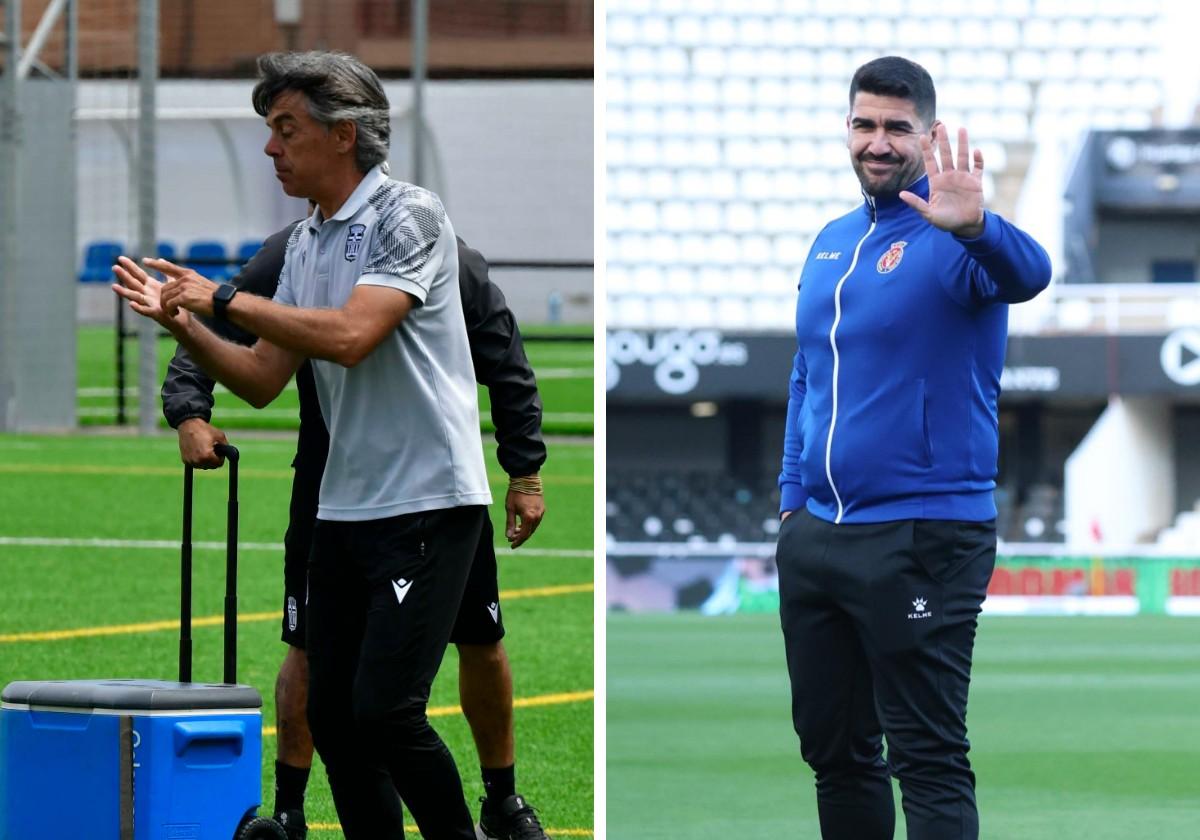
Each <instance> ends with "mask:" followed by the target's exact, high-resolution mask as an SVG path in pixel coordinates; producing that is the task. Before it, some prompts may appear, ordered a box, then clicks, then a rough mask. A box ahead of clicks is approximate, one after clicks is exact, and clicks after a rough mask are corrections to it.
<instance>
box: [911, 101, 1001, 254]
mask: <svg viewBox="0 0 1200 840" xmlns="http://www.w3.org/2000/svg"><path fill="white" fill-rule="evenodd" d="M934 140H935V141H936V143H937V151H938V154H937V155H936V156H935V155H934V151H933V143H931V142H930V140H929V138H928V137H925V136H922V137H921V152H922V154H923V155H924V156H925V171H926V172H927V173H929V201H925V200H924V199H922V198H921V197H920V196H918V195H915V194H914V193H911V192H908V191H907V190H905V191H903V192H901V193H900V200H901V201H903V202H904V203H905V204H907V205H908V206H909V207H911V208H913V209H914V210H916V211H917V212H918V213H920V214H921V215H922V216H923V217H924V218H925V221H927V222H929V224H931V225H933V226H934V227H936V228H940V229H941V230H946V231H949V232H950V233H953V234H955V235H957V236H961V237H964V238H966V239H973V238H975V237H977V236H979V235H980V234H982V233H983V152H981V151H980V150H979V149H976V150H975V153H974V159H975V166H974V168H971V166H970V165H969V163H968V149H969V148H970V147H969V145H968V143H967V130H966V129H965V128H960V129H959V130H958V158H957V163H956V161H955V158H954V157H953V156H952V155H951V154H950V139H949V137H948V136H947V135H946V126H944V125H942V124H940V123H939V124H938V126H937V128H936V130H935V132H934ZM939 158H940V165H939Z"/></svg>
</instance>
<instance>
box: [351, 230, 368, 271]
mask: <svg viewBox="0 0 1200 840" xmlns="http://www.w3.org/2000/svg"><path fill="white" fill-rule="evenodd" d="M366 234H367V226H366V225H350V232H349V233H347V234H346V259H347V260H348V261H349V262H354V261H355V260H356V259H358V249H359V248H361V247H362V241H363V237H364V236H366Z"/></svg>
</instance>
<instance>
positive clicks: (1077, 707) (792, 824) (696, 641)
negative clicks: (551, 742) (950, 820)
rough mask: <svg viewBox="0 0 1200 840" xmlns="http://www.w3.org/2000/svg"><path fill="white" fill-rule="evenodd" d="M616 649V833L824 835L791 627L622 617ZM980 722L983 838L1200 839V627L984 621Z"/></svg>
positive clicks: (612, 809) (612, 798)
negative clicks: (791, 661) (794, 713)
mask: <svg viewBox="0 0 1200 840" xmlns="http://www.w3.org/2000/svg"><path fill="white" fill-rule="evenodd" d="M606 644H607V669H608V671H607V687H608V688H607V692H608V693H607V716H608V721H607V732H608V738H607V765H608V767H607V780H608V783H607V809H606V812H607V828H608V836H610V837H613V838H631V837H637V838H640V840H653V839H654V838H679V837H703V838H730V840H735V838H736V840H758V838H781V837H789V838H797V840H801V839H802V838H814V840H815V838H819V837H820V832H819V831H818V828H817V816H816V801H815V796H814V791H813V784H812V774H811V771H810V770H809V769H808V768H807V766H805V765H804V763H803V761H802V760H801V758H800V753H799V745H798V742H797V739H796V737H795V735H794V733H793V731H792V728H791V719H790V716H789V699H788V684H787V677H786V671H785V665H784V660H783V641H782V637H781V635H780V631H779V624H778V619H777V618H776V617H773V616H761V615H759V616H731V617H723V618H705V617H701V616H699V615H696V614H688V615H682V614H681V615H672V616H662V615H656V616H635V615H627V614H614V615H610V616H609V618H608V628H607V640H606ZM968 727H969V729H970V738H971V745H972V748H971V760H972V764H973V765H974V768H975V771H976V773H977V784H978V798H979V807H980V819H981V835H980V836H981V837H983V838H1000V840H1009V839H1010V838H1021V840H1042V838H1045V839H1046V840H1076V838H1079V840H1082V838H1087V840H1128V838H1135V837H1136V838H1162V839H1163V840H1183V838H1194V837H1200V829H1197V826H1200V769H1198V768H1200V622H1197V621H1195V620H1192V619H1184V618H1169V617H1159V616H1144V617H1138V618H1036V619H1032V618H1030V619H1024V618H987V619H983V620H982V621H981V626H980V632H979V636H978V642H977V646H976V655H975V667H974V679H973V680H972V684H971V700H970V710H969V712H968ZM896 811H897V831H896V836H897V837H900V838H903V837H904V836H905V832H904V825H903V822H904V821H903V815H902V812H901V810H900V805H899V798H898V797H897V808H896Z"/></svg>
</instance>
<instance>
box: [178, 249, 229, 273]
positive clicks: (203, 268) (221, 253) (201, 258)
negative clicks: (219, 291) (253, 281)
mask: <svg viewBox="0 0 1200 840" xmlns="http://www.w3.org/2000/svg"><path fill="white" fill-rule="evenodd" d="M228 261H229V255H228V254H226V253H225V246H224V245H223V244H222V243H220V242H217V241H216V240H215V239H198V240H196V241H195V242H193V243H192V244H191V245H189V246H188V249H187V256H185V257H184V263H183V264H184V265H185V266H187V267H188V268H190V269H192V270H193V271H195V272H196V273H197V274H203V275H204V276H205V277H207V278H208V279H210V280H216V281H218V282H220V281H223V280H226V279H227V278H229V276H230V266H229V264H228Z"/></svg>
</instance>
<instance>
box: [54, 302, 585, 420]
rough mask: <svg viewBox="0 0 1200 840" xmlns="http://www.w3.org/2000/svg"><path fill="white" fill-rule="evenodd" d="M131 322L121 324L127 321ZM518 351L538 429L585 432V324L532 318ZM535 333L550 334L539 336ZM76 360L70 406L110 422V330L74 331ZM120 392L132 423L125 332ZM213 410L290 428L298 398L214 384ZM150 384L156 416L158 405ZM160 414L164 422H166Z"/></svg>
mask: <svg viewBox="0 0 1200 840" xmlns="http://www.w3.org/2000/svg"><path fill="white" fill-rule="evenodd" d="M134 327H136V324H132V323H130V324H127V325H126V328H127V329H133V328H134ZM525 332H526V334H527V336H532V338H527V339H526V341H525V352H526V353H527V355H528V356H529V361H530V364H531V365H532V366H533V370H534V373H535V374H536V375H537V380H538V392H539V394H540V395H541V398H542V409H543V413H542V430H543V431H544V432H545V433H546V434H551V435H580V434H583V435H590V434H592V429H593V419H594V418H593V412H592V399H593V375H592V358H593V346H592V341H591V326H590V325H582V326H574V325H557V326H531V327H529V328H528V329H526V331H525ZM539 336H545V337H554V338H556V339H557V340H539V338H538V337H539ZM175 347H176V345H175V341H174V340H173V339H172V338H171V337H170V336H169V335H167V334H166V333H163V334H162V335H161V336H160V337H159V339H158V342H157V347H156V349H157V351H158V374H159V379H158V380H157V381H161V377H162V376H163V375H165V374H166V371H167V363H168V362H170V360H171V356H172V354H174V352H175ZM76 357H77V367H78V381H79V388H78V399H77V411H78V413H79V423H80V425H83V426H97V425H99V426H107V425H112V424H113V423H115V422H117V373H116V371H117V366H116V359H117V350H116V331H115V330H114V329H113V328H112V327H101V326H94V327H81V328H80V329H79V330H78V331H77V333H76ZM124 368H125V376H126V379H125V398H126V407H125V411H126V418H127V423H129V424H131V425H133V426H134V427H136V426H137V422H138V407H137V383H138V342H137V339H136V338H128V339H126V340H125V357H124ZM216 399H217V402H216V410H215V414H214V416H216V417H218V418H220V419H221V420H223V422H225V423H226V424H227V425H230V426H236V427H239V428H256V429H285V430H286V429H294V428H296V425H297V419H296V418H297V410H298V406H299V404H300V403H299V398H298V397H297V395H296V386H295V384H294V383H289V384H288V386H287V388H285V389H284V392H283V393H282V394H280V395H279V397H278V398H276V400H275V402H273V403H271V405H269V406H268V407H267V408H264V409H255V408H252V407H251V406H249V405H247V404H246V403H244V402H242V401H241V400H239V399H238V398H237V397H235V396H233V395H232V394H230V393H229V392H228V391H226V390H225V389H224V388H220V387H218V389H217V392H216ZM489 405H490V404H489V402H488V393H487V389H485V388H480V389H479V415H480V418H481V420H482V423H483V428H484V429H485V430H487V431H491V430H492V428H493V427H492V425H491V415H490V414H489ZM160 407H161V406H160V403H159V402H158V391H157V390H155V416H159V415H158V410H159V408H160ZM159 419H160V423H161V424H162V425H163V427H164V428H165V426H166V423H165V421H163V420H162V419H161V417H160V418H159Z"/></svg>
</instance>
